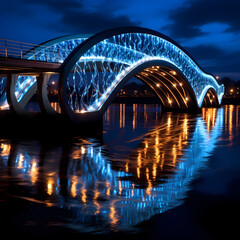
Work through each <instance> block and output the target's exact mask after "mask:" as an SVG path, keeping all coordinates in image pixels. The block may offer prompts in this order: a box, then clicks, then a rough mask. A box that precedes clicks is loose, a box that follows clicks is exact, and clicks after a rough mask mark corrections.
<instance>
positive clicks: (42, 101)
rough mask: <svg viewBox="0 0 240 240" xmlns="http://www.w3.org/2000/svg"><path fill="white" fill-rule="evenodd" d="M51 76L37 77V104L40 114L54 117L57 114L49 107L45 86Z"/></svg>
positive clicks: (46, 74)
mask: <svg viewBox="0 0 240 240" xmlns="http://www.w3.org/2000/svg"><path fill="white" fill-rule="evenodd" d="M50 77H51V74H49V73H41V74H40V75H39V76H38V77H37V91H38V104H39V107H40V109H41V112H42V113H46V114H51V115H53V114H54V115H55V114H57V112H56V111H55V110H54V109H53V107H52V106H51V103H50V101H49V99H48V95H47V84H48V81H49V78H50Z"/></svg>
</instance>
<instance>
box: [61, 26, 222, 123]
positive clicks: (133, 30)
mask: <svg viewBox="0 0 240 240" xmlns="http://www.w3.org/2000/svg"><path fill="white" fill-rule="evenodd" d="M155 61H158V62H162V63H164V64H160V65H159V64H157V65H158V66H164V65H171V68H169V71H170V72H171V71H173V69H175V70H174V71H175V72H178V74H180V75H181V76H182V79H184V80H185V85H187V86H186V87H187V88H188V89H189V92H188V94H189V95H191V97H190V99H191V101H193V103H192V105H194V104H195V105H196V102H197V106H195V107H196V108H200V107H202V103H203V101H204V97H205V95H206V93H207V91H208V90H209V89H210V88H211V89H213V90H214V91H215V92H216V96H217V97H218V103H221V98H222V96H223V92H224V86H223V85H221V86H219V84H218V83H217V81H216V80H215V79H214V77H213V76H212V75H209V74H206V73H205V72H204V71H203V70H202V69H201V68H200V67H199V65H198V64H197V63H196V62H195V61H194V60H193V59H192V58H191V57H190V56H189V54H188V53H187V52H186V51H185V50H184V49H183V48H182V47H181V46H179V45H178V44H177V43H175V42H174V41H173V40H171V39H169V38H168V37H166V36H164V35H163V34H160V33H158V32H155V31H153V30H149V29H145V28H137V27H129V28H118V29H111V30H107V31H104V32H101V33H99V34H96V35H94V36H92V37H90V38H88V39H86V40H85V41H83V42H82V43H81V44H80V45H79V46H78V47H76V48H75V49H74V50H73V51H72V52H71V53H70V54H69V56H68V57H67V58H66V60H65V61H64V62H63V64H62V65H61V74H60V81H59V93H60V104H61V108H62V111H63V113H65V114H66V115H68V116H70V118H71V119H73V120H76V121H89V120H91V119H97V118H99V117H100V116H101V115H102V113H103V112H104V111H105V109H106V107H107V106H108V104H109V103H110V102H111V99H112V98H113V96H114V95H115V93H116V91H117V90H118V89H119V87H120V86H121V85H122V83H124V82H125V81H126V80H127V79H129V77H130V76H132V75H133V74H137V71H136V70H140V71H141V70H143V69H142V68H141V67H143V66H145V65H146V66H149V63H152V64H153V63H154V62H155ZM176 70H177V71H176ZM161 71H162V69H160V71H159V74H160V73H161ZM106 73H108V74H106ZM173 75H174V74H173ZM159 79H160V77H159ZM172 79H173V78H172ZM145 80H146V78H145ZM173 84H174V83H173ZM169 92H171V91H170V88H169ZM192 93H194V94H192ZM184 98H185V99H186V101H187V100H188V99H189V96H188V95H186V96H184ZM174 101H175V102H176V104H175V105H178V106H177V107H178V108H184V107H183V106H182V105H181V104H180V103H177V102H178V99H177V98H176V97H175V98H173V99H168V102H169V106H168V107H169V108H171V107H172V105H174V104H173V103H174Z"/></svg>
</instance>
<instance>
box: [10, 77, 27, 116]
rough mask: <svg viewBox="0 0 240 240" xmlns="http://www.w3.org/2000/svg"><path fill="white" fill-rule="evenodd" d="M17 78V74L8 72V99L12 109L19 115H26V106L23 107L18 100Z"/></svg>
mask: <svg viewBox="0 0 240 240" xmlns="http://www.w3.org/2000/svg"><path fill="white" fill-rule="evenodd" d="M17 78H18V75H17V74H11V73H8V74H7V86H6V94H7V101H8V105H9V109H10V111H12V112H14V113H16V114H17V115H26V114H27V111H25V110H24V107H22V105H21V104H20V103H19V102H18V101H17V98H16V94H15V87H16V82H17Z"/></svg>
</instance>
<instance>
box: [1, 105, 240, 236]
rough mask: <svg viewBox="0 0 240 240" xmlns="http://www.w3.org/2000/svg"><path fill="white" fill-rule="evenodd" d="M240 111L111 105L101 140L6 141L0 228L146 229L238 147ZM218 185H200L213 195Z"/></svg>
mask: <svg viewBox="0 0 240 240" xmlns="http://www.w3.org/2000/svg"><path fill="white" fill-rule="evenodd" d="M238 114H239V107H238V106H225V107H222V108H219V109H215V108H209V109H203V110H202V113H200V114H197V115H196V114H195V115H191V114H188V113H170V112H169V113H161V111H160V106H159V105H156V104H152V105H146V104H145V105H144V104H132V105H126V104H113V105H111V106H110V107H109V109H108V110H107V112H106V113H105V115H104V117H103V131H102V134H99V135H96V137H81V136H75V137H71V138H70V137H69V139H64V141H47V139H46V140H45V139H39V140H36V139H35V140H31V139H29V138H28V139H24V137H22V138H21V139H13V138H9V139H0V182H1V183H0V197H1V198H0V206H2V207H1V209H2V211H3V217H4V219H5V221H4V224H3V225H2V226H8V227H10V228H12V229H17V230H18V231H20V232H24V233H26V234H28V233H29V231H31V234H33V235H34V231H35V230H36V231H38V232H41V229H42V230H43V232H51V231H52V229H57V230H56V231H58V228H61V231H63V230H62V229H63V228H64V229H65V230H66V231H70V232H71V231H74V232H78V233H81V232H84V233H88V234H93V233H94V234H106V233H113V232H128V233H133V232H134V233H136V232H141V230H142V229H141V228H142V227H141V226H142V224H143V223H146V222H147V221H150V219H151V218H153V217H154V216H155V215H156V214H160V215H161V214H163V213H167V212H168V211H169V210H171V209H174V208H176V207H177V206H181V205H182V204H184V202H185V201H186V199H187V198H188V196H189V192H190V191H191V190H192V188H193V185H192V183H193V182H194V181H197V180H198V179H201V177H202V176H204V174H207V173H209V171H210V170H209V169H211V168H214V167H211V166H210V165H211V163H212V162H214V161H213V160H212V159H213V158H214V156H215V151H216V148H218V149H219V148H224V147H225V148H227V147H229V146H230V147H231V146H235V145H236V146H237V144H238V141H237V140H236V139H237V137H238V134H239V128H238V124H239V117H238ZM223 154H226V153H223ZM238 167H239V166H238ZM207 176H208V175H207ZM208 177H209V176H208ZM218 177H219V176H218ZM206 179H208V178H207V177H206ZM206 179H205V180H206ZM210 180H211V179H210ZM206 181H207V180H206ZM221 181H222V182H223V183H224V180H221ZM213 183H214V181H213V182H212V181H210V182H209V183H206V182H204V183H201V184H200V185H199V186H197V187H199V189H200V190H199V191H203V192H207V191H210V190H209V189H211V188H210V186H211V184H213ZM204 184H205V185H204ZM204 186H205V187H204ZM217 188H218V185H216V186H215V187H214V189H215V190H216V189H217ZM211 193H212V192H211ZM160 215H158V216H160ZM39 229H40V230H39ZM54 231H55V230H54Z"/></svg>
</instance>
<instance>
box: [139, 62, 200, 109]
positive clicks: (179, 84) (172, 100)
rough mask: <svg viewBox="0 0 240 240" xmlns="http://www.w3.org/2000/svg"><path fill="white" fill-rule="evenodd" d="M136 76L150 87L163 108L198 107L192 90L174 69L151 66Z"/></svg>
mask: <svg viewBox="0 0 240 240" xmlns="http://www.w3.org/2000/svg"><path fill="white" fill-rule="evenodd" d="M136 77H137V78H138V79H140V80H142V81H143V82H145V83H146V84H147V85H149V86H150V87H151V89H152V90H153V91H154V92H155V94H156V96H157V97H158V98H159V99H160V101H161V103H162V106H163V108H164V109H182V110H184V109H196V108H198V106H197V101H196V98H195V95H194V93H193V90H192V89H191V87H190V86H189V84H188V83H187V82H186V80H185V79H184V77H183V76H181V74H179V73H177V72H176V71H175V70H172V69H171V68H168V67H163V66H152V67H149V68H146V69H144V70H143V71H141V72H139V73H138V74H137V75H136Z"/></svg>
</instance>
